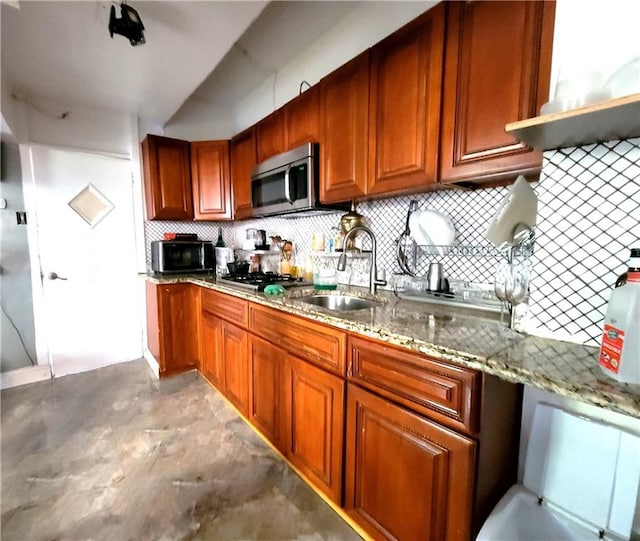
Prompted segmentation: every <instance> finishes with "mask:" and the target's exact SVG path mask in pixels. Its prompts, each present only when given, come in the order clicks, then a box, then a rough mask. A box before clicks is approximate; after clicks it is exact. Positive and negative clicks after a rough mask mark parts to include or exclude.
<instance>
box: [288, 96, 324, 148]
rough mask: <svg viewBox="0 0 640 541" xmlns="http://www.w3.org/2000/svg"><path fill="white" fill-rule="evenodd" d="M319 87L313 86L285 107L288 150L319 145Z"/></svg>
mask: <svg viewBox="0 0 640 541" xmlns="http://www.w3.org/2000/svg"><path fill="white" fill-rule="evenodd" d="M318 107H319V106H318V87H317V86H312V87H311V88H310V89H308V90H306V91H305V92H303V93H302V94H300V95H299V96H297V97H296V98H294V99H293V100H291V101H290V102H289V103H287V104H286V105H285V106H284V125H285V147H286V149H287V150H291V149H292V148H295V147H298V146H300V145H304V144H305V143H317V142H318V140H319V134H318V131H319V129H318Z"/></svg>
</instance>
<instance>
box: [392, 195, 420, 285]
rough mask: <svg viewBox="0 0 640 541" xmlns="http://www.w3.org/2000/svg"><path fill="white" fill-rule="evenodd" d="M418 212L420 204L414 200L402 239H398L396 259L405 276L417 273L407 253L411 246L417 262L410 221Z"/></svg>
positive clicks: (408, 213)
mask: <svg viewBox="0 0 640 541" xmlns="http://www.w3.org/2000/svg"><path fill="white" fill-rule="evenodd" d="M416 210H418V202H417V201H416V200H415V199H413V200H412V201H411V202H410V203H409V210H408V211H407V220H406V222H405V226H404V231H403V232H402V233H400V237H398V240H397V241H396V259H397V260H398V265H399V267H400V270H401V271H402V272H404V273H405V274H409V275H410V276H414V275H415V273H414V272H413V271H412V270H411V265H410V264H409V261H408V259H407V251H408V248H409V246H408V244H409V243H410V244H411V248H412V252H413V254H412V256H413V260H414V261H415V257H416V253H415V251H416V247H415V243H414V242H413V241H412V240H411V230H410V228H409V221H410V220H411V215H412V214H413V213H414V212H415V211H416Z"/></svg>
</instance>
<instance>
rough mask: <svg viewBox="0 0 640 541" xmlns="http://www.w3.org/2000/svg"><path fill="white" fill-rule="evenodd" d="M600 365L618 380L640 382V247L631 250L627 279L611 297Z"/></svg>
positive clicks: (606, 317) (603, 335)
mask: <svg viewBox="0 0 640 541" xmlns="http://www.w3.org/2000/svg"><path fill="white" fill-rule="evenodd" d="M599 364H600V368H601V369H602V370H603V371H604V373H605V374H607V375H608V376H609V377H612V378H613V379H615V380H616V381H620V382H623V383H635V384H640V248H632V249H631V259H630V261H629V270H628V272H627V281H626V283H625V284H624V285H623V286H621V287H617V288H615V289H614V290H613V292H612V293H611V297H610V298H609V304H608V305H607V315H606V316H605V320H604V329H603V332H602V344H601V346H600V357H599Z"/></svg>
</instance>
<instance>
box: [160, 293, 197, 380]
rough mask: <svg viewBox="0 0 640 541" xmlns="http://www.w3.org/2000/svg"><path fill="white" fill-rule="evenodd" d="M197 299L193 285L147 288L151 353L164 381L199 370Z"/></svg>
mask: <svg viewBox="0 0 640 541" xmlns="http://www.w3.org/2000/svg"><path fill="white" fill-rule="evenodd" d="M197 295H198V288H197V287H196V286H193V287H192V286H191V285H190V284H171V285H155V284H148V285H147V310H148V314H147V324H148V325H149V328H148V340H149V351H151V353H153V355H154V357H155V358H156V360H157V361H158V364H159V365H160V376H161V377H164V376H168V375H171V374H176V373H178V372H184V371H185V370H191V369H193V368H196V367H197V366H198V358H199V352H198V333H197V327H198V322H197V316H196V296H197ZM154 309H155V314H154V313H152V311H153V310H154ZM156 314H157V316H156ZM194 330H196V331H195V332H194Z"/></svg>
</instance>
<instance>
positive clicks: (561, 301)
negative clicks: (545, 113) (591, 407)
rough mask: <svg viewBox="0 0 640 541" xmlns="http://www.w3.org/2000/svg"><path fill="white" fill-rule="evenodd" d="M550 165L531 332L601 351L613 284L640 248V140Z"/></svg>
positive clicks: (557, 157)
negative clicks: (630, 252) (633, 253)
mask: <svg viewBox="0 0 640 541" xmlns="http://www.w3.org/2000/svg"><path fill="white" fill-rule="evenodd" d="M544 160H545V161H544V166H543V170H542V175H541V176H540V182H539V183H538V185H537V186H536V193H537V195H538V201H539V203H538V224H537V228H536V233H537V242H536V251H535V253H534V255H533V259H532V262H533V274H532V280H531V299H530V314H529V325H528V327H527V330H528V332H530V333H532V334H538V335H540V336H548V337H552V338H557V339H560V340H567V341H570V342H575V343H579V344H587V345H592V346H598V345H599V344H600V335H601V332H602V322H603V320H604V315H605V312H606V305H607V301H608V300H609V295H610V293H611V289H612V287H613V284H614V283H615V281H616V278H617V277H618V276H619V275H620V274H621V273H622V272H624V271H625V270H626V266H627V261H628V258H629V249H630V248H631V247H635V246H640V138H636V139H627V140H623V141H609V142H606V143H601V144H593V145H587V146H583V147H577V148H564V149H559V150H553V151H547V152H545V156H544Z"/></svg>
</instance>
